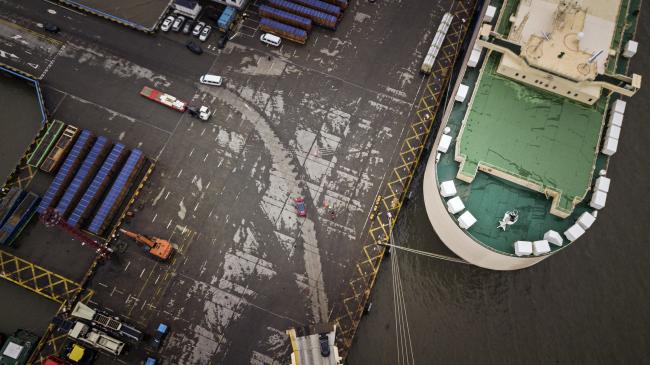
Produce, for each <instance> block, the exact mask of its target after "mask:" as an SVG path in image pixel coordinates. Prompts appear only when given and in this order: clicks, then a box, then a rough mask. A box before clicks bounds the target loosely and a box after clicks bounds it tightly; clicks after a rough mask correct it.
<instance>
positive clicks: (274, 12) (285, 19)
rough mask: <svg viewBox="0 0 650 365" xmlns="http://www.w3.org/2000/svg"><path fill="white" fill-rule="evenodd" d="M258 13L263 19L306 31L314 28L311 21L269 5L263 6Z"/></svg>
mask: <svg viewBox="0 0 650 365" xmlns="http://www.w3.org/2000/svg"><path fill="white" fill-rule="evenodd" d="M257 12H258V14H259V15H260V16H261V17H264V18H269V19H273V20H277V21H279V22H282V23H285V24H289V25H292V26H294V27H297V28H301V29H304V30H311V27H312V22H311V19H308V18H305V17H302V16H300V15H296V14H293V13H290V12H288V11H284V10H280V9H276V8H272V7H270V6H268V5H261V6H260V7H259V9H258V11H257Z"/></svg>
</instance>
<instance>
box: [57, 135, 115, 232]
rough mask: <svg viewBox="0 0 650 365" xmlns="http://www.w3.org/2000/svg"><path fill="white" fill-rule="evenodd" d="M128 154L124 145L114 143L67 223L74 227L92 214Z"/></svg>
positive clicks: (81, 223) (78, 225)
mask: <svg viewBox="0 0 650 365" xmlns="http://www.w3.org/2000/svg"><path fill="white" fill-rule="evenodd" d="M127 155H128V151H127V149H126V146H124V145H123V144H121V143H117V144H115V146H113V149H112V150H111V152H110V153H109V154H108V157H106V160H104V163H103V164H102V167H100V168H99V171H98V172H97V175H95V177H94V178H93V181H92V182H91V183H90V186H88V189H86V191H85V192H84V195H83V196H82V197H81V199H80V200H79V203H78V204H77V206H76V207H75V208H74V210H73V211H72V214H70V218H68V224H70V225H72V226H74V227H80V226H81V225H83V224H84V223H85V221H86V219H88V217H90V215H91V214H92V212H93V210H94V208H95V205H96V204H97V202H98V201H99V199H100V198H101V197H102V195H103V194H104V191H105V190H106V187H107V186H108V185H109V183H110V181H111V178H112V177H113V175H115V173H116V172H117V171H118V170H119V169H120V167H122V162H123V161H124V159H125V158H126V156H127Z"/></svg>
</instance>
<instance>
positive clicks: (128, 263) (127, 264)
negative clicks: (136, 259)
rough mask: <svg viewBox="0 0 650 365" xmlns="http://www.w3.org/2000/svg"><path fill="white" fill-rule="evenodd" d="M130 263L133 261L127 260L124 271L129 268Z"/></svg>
mask: <svg viewBox="0 0 650 365" xmlns="http://www.w3.org/2000/svg"><path fill="white" fill-rule="evenodd" d="M130 265H131V261H129V262H127V263H126V266H125V267H124V271H126V269H128V268H129V266H130Z"/></svg>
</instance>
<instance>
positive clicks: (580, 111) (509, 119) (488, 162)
mask: <svg viewBox="0 0 650 365" xmlns="http://www.w3.org/2000/svg"><path fill="white" fill-rule="evenodd" d="M496 60H497V56H496V55H493V56H492V57H490V59H489V62H488V63H487V64H486V66H485V69H484V71H483V77H482V78H481V80H480V82H479V84H478V89H477V90H476V92H475V93H474V96H473V97H472V100H471V105H470V110H469V112H468V113H467V116H466V119H465V122H464V127H463V128H462V130H461V133H460V135H459V145H458V148H457V149H456V160H457V161H459V162H461V167H460V171H459V173H458V178H459V179H461V180H464V181H467V182H472V181H473V180H474V178H475V176H476V174H477V170H478V169H479V168H481V170H482V171H485V172H488V173H491V174H494V175H496V176H499V177H502V178H503V179H506V180H508V181H511V182H514V183H517V184H519V185H523V186H527V187H528V188H531V189H533V190H537V191H539V192H543V193H545V194H547V195H549V196H553V199H554V202H553V208H554V209H553V211H554V212H557V211H559V212H557V213H556V215H560V216H568V215H570V213H571V212H572V211H573V207H574V205H575V204H576V203H579V202H580V201H582V200H583V199H584V197H585V195H586V194H587V192H588V191H589V186H590V185H591V177H592V172H593V168H594V164H595V162H596V157H597V153H598V142H599V137H600V132H601V127H602V124H603V113H604V111H603V109H602V106H600V107H598V106H597V107H596V108H593V107H588V106H584V105H581V104H578V103H576V102H573V101H571V100H569V99H566V98H562V97H559V96H556V95H553V94H550V93H547V92H544V91H542V90H537V89H535V88H531V87H527V86H526V85H523V84H520V83H517V82H515V81H512V80H509V79H506V78H505V77H502V76H499V75H497V74H496V73H495V69H496Z"/></svg>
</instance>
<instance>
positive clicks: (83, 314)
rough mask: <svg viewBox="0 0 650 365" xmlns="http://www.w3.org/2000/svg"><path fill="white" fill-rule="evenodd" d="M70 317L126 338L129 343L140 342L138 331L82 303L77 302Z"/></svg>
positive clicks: (141, 335)
mask: <svg viewBox="0 0 650 365" xmlns="http://www.w3.org/2000/svg"><path fill="white" fill-rule="evenodd" d="M70 315H72V316H73V317H76V318H79V319H84V320H87V321H90V322H91V323H92V324H93V325H96V326H100V327H102V328H103V329H105V330H107V331H109V332H111V333H113V334H115V335H116V336H120V337H122V338H126V339H127V340H129V341H131V342H140V341H142V338H143V334H142V332H140V331H139V330H138V329H136V328H134V327H132V326H129V325H128V324H126V323H124V322H122V321H120V320H119V318H116V317H111V316H109V315H107V314H105V313H102V312H100V311H98V310H96V309H94V308H91V307H89V306H87V305H85V304H84V303H82V302H77V304H76V305H75V307H74V309H73V310H72V313H70Z"/></svg>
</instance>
